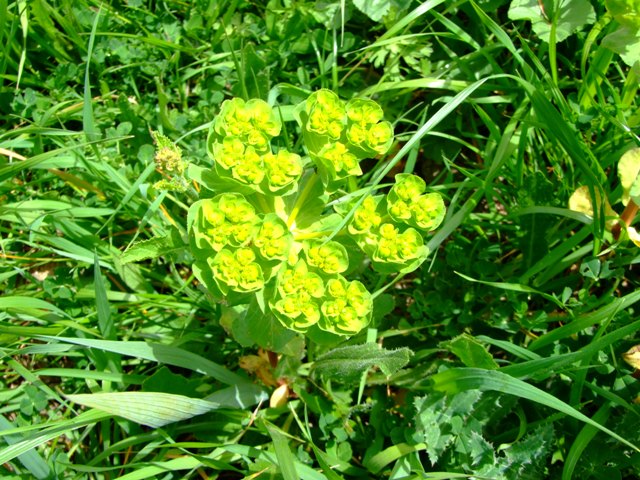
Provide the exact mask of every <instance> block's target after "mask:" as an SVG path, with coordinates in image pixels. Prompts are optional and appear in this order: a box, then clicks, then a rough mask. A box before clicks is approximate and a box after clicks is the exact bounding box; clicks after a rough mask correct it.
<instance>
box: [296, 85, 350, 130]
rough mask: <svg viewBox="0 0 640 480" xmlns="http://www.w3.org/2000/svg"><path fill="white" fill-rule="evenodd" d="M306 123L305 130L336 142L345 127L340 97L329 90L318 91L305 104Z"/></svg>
mask: <svg viewBox="0 0 640 480" xmlns="http://www.w3.org/2000/svg"><path fill="white" fill-rule="evenodd" d="M305 107H306V112H307V115H308V122H307V124H306V125H305V129H306V130H307V131H309V132H313V133H315V134H318V135H326V136H327V137H329V138H330V139H332V140H338V139H339V138H340V136H341V135H342V129H343V128H344V125H345V107H344V104H343V103H342V100H340V97H338V95H336V94H335V93H333V92H332V91H331V90H324V89H323V90H318V91H317V92H314V93H312V94H311V95H309V98H308V99H307V102H306V106H305Z"/></svg>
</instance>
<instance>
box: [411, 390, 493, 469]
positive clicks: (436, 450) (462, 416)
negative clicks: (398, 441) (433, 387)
mask: <svg viewBox="0 0 640 480" xmlns="http://www.w3.org/2000/svg"><path fill="white" fill-rule="evenodd" d="M481 396H482V394H481V393H480V392H478V391H477V390H475V391H474V390H469V391H467V392H460V393H459V394H457V395H453V396H449V397H444V396H442V395H440V396H438V395H431V396H427V397H420V398H416V399H415V401H414V405H415V408H416V416H415V429H416V433H417V435H418V437H419V438H420V439H422V440H423V441H424V442H425V443H426V445H427V447H426V450H427V454H428V455H429V460H431V464H432V465H433V464H435V463H436V462H437V461H438V459H439V458H440V456H441V455H442V454H443V453H444V451H445V450H446V449H447V448H448V447H449V446H450V445H451V443H452V442H454V441H455V439H456V437H457V436H458V435H460V434H462V435H464V436H468V435H467V433H466V432H465V431H458V432H454V431H453V425H454V424H456V425H466V426H468V427H471V426H470V425H468V423H469V422H467V420H468V417H469V416H470V415H472V413H473V410H474V405H475V404H476V403H477V402H478V400H479V399H480V397H481ZM470 431H472V430H470Z"/></svg>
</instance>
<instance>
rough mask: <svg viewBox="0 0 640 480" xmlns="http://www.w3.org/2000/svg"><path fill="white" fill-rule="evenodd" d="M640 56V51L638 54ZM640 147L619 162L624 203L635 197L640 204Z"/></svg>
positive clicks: (629, 152) (626, 154) (624, 155)
mask: <svg viewBox="0 0 640 480" xmlns="http://www.w3.org/2000/svg"><path fill="white" fill-rule="evenodd" d="M636 58H640V52H638V56H637V57H636ZM639 173H640V148H633V149H631V150H629V151H627V152H625V153H624V154H623V155H622V157H620V161H619V162H618V178H619V179H620V185H621V186H622V204H623V205H626V204H627V203H629V199H633V201H634V202H635V203H636V204H639V205H640V185H639V184H640V175H638V174H639Z"/></svg>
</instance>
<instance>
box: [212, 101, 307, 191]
mask: <svg viewBox="0 0 640 480" xmlns="http://www.w3.org/2000/svg"><path fill="white" fill-rule="evenodd" d="M280 129H281V123H280V120H279V119H278V117H277V115H276V113H275V112H274V111H273V109H272V108H271V106H269V104H268V103H266V102H264V101H263V100H257V99H254V100H249V101H248V102H245V101H244V100H242V99H239V98H234V99H232V100H226V101H225V102H223V104H222V109H221V112H220V115H218V116H217V117H216V120H215V122H214V124H213V127H212V130H211V132H210V134H209V140H208V142H209V152H210V154H211V156H212V157H213V159H214V161H215V167H216V168H215V171H216V173H217V174H218V176H219V177H220V178H221V179H223V180H227V181H234V182H237V183H238V184H240V185H243V186H246V187H249V188H250V189H252V190H254V191H257V192H261V193H274V192H281V193H284V191H285V190H287V191H288V190H293V189H294V187H295V185H296V183H297V181H298V179H299V178H300V176H301V175H302V169H303V163H302V159H301V157H300V156H299V155H297V154H295V153H291V152H287V151H285V150H281V151H278V152H276V153H274V152H272V150H271V143H270V142H271V140H272V139H273V137H275V136H277V135H279V134H280Z"/></svg>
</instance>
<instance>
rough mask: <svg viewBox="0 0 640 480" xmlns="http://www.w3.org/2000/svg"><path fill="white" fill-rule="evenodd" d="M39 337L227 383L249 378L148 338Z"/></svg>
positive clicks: (246, 381)
mask: <svg viewBox="0 0 640 480" xmlns="http://www.w3.org/2000/svg"><path fill="white" fill-rule="evenodd" d="M39 338H43V339H46V340H53V341H58V342H66V343H72V344H75V345H82V346H84V347H89V348H98V349H100V350H105V351H107V352H114V353H119V354H121V355H128V356H131V357H136V358H142V359H144V360H151V361H154V362H158V363H166V364H167V365H173V366H175V367H181V368H186V369H188V370H192V371H195V372H199V373H202V374H204V375H209V376H211V377H213V378H215V379H216V380H219V381H221V382H222V383H226V384H227V385H241V384H246V383H248V380H247V379H246V378H244V377H241V376H240V375H237V374H235V373H233V372H231V371H229V370H227V369H226V368H224V367H223V366H221V365H218V364H217V363H214V362H212V361H211V360H207V359H206V358H204V357H201V356H200V355H196V354H195V353H192V352H188V351H186V350H182V349H180V348H177V347H172V346H171V345H162V344H160V343H146V342H130V341H128V342H122V341H114V340H93V339H86V338H70V337H50V336H46V335H43V336H41V337H39Z"/></svg>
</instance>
